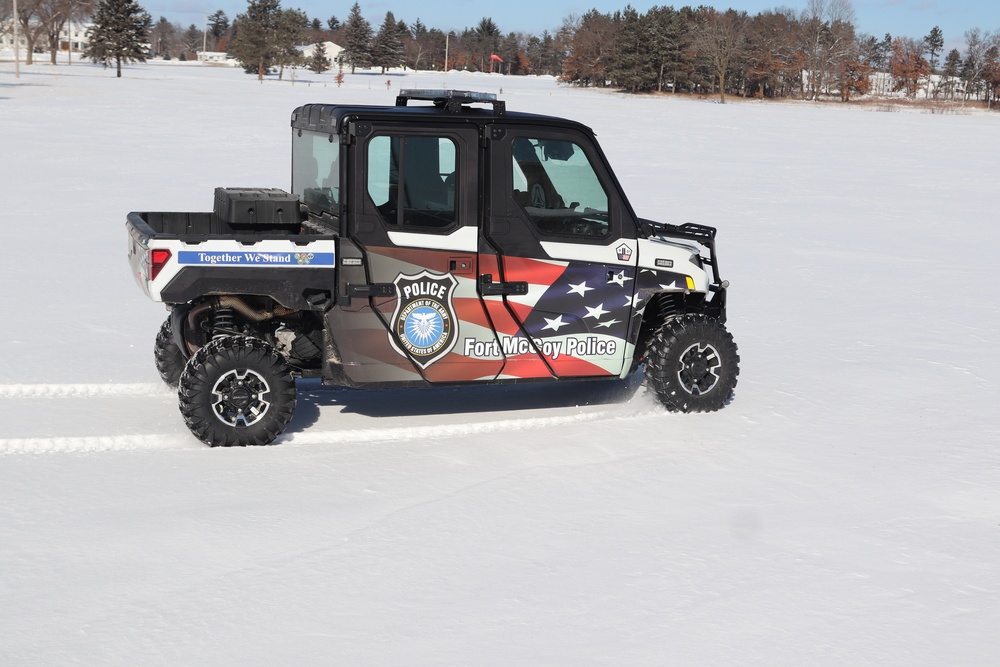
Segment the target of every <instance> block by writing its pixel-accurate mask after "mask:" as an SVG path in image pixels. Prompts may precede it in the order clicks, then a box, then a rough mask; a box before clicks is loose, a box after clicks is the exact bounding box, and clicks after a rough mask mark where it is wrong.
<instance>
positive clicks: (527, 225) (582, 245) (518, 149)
mask: <svg viewBox="0 0 1000 667" xmlns="http://www.w3.org/2000/svg"><path fill="white" fill-rule="evenodd" d="M489 136H490V137H491V141H490V142H489V152H490V157H489V165H490V183H491V185H490V187H491V191H490V209H489V212H488V222H487V226H486V229H485V235H486V238H487V240H488V242H489V246H490V247H491V248H492V249H495V251H496V257H495V258H494V257H493V256H492V255H491V254H490V253H485V254H484V255H481V257H480V264H481V266H480V270H481V272H484V273H486V271H485V269H486V268H492V269H493V270H494V271H496V273H497V274H498V275H493V276H491V278H492V281H491V282H492V283H493V284H496V285H497V286H496V287H494V291H496V292H498V293H500V296H492V297H491V296H485V297H484V298H485V299H486V301H487V305H488V307H489V308H490V312H491V314H495V315H494V323H495V326H496V328H497V330H498V333H499V334H500V336H499V338H500V343H501V347H502V349H504V350H505V351H506V352H507V353H508V355H507V358H508V364H507V367H506V368H505V369H504V375H505V376H511V377H542V376H545V375H547V374H554V375H556V376H559V377H588V376H594V377H597V376H608V375H621V374H622V373H623V372H624V370H626V369H627V367H626V365H625V360H626V358H627V356H628V355H630V354H631V348H630V346H629V345H628V335H629V330H630V324H631V320H632V318H633V317H634V316H635V315H636V314H637V312H639V311H638V309H637V308H636V306H637V303H636V290H635V278H636V268H635V267H636V260H637V254H636V249H637V246H636V223H635V221H634V219H633V218H632V215H631V212H630V210H629V209H628V208H627V206H626V205H625V203H624V200H623V198H622V197H621V195H620V193H619V190H618V189H617V185H616V183H615V181H614V179H613V177H612V176H611V172H610V170H609V169H608V168H607V165H606V163H605V161H604V158H603V156H602V155H601V153H600V151H599V149H598V148H597V147H596V144H595V143H594V142H593V140H592V138H591V137H590V136H588V135H586V134H585V133H583V132H580V131H577V130H572V129H566V130H563V129H552V128H544V127H539V128H525V127H523V126H519V125H515V124H511V125H504V124H499V123H498V124H496V125H493V126H492V127H491V128H490V132H489ZM491 262H492V263H493V266H492V267H491ZM499 299H502V300H503V311H504V314H503V316H501V313H500V312H499V311H500V308H499V307H498V304H497V300H499ZM528 352H530V354H525V353H528ZM514 353H518V354H514Z"/></svg>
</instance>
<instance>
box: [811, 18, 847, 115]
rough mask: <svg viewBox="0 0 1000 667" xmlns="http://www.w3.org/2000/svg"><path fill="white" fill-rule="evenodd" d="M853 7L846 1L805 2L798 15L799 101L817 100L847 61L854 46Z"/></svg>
mask: <svg viewBox="0 0 1000 667" xmlns="http://www.w3.org/2000/svg"><path fill="white" fill-rule="evenodd" d="M854 20H855V14H854V6H853V5H852V4H851V1H850V0H809V4H808V5H807V6H806V8H805V10H804V11H803V12H802V24H803V42H802V50H803V52H804V54H805V66H806V72H807V74H806V77H805V79H804V80H803V82H802V87H803V97H808V98H809V99H817V98H818V97H819V94H820V93H821V92H823V91H824V90H825V88H826V87H827V81H828V80H829V79H830V77H831V75H832V74H833V73H834V72H836V71H837V70H838V69H840V68H841V67H842V64H843V62H844V60H845V59H847V58H850V57H851V55H852V52H853V49H854V45H855V36H854Z"/></svg>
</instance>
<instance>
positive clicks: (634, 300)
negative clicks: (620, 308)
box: [624, 294, 642, 308]
mask: <svg viewBox="0 0 1000 667" xmlns="http://www.w3.org/2000/svg"><path fill="white" fill-rule="evenodd" d="M640 301H642V297H641V296H639V295H638V294H633V295H632V296H627V297H625V304H624V305H626V306H628V307H630V308H635V307H636V306H638V305H639V302H640Z"/></svg>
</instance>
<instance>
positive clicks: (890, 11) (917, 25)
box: [139, 0, 1000, 48]
mask: <svg viewBox="0 0 1000 667" xmlns="http://www.w3.org/2000/svg"><path fill="white" fill-rule="evenodd" d="M139 1H140V4H142V5H143V6H144V7H145V8H146V10H147V11H148V12H149V13H150V14H151V15H152V16H153V20H154V21H155V20H157V19H158V18H159V17H160V16H166V17H167V19H169V20H171V21H177V22H179V23H181V24H182V25H185V26H186V25H190V24H192V23H193V24H196V25H198V26H199V27H200V26H201V25H202V24H203V23H204V20H205V13H206V12H208V13H211V12H214V11H215V10H217V9H222V10H223V11H224V12H226V14H227V15H228V16H229V18H230V19H232V18H234V17H235V16H236V15H237V14H239V13H241V12H244V11H245V10H246V6H247V3H246V1H245V0H146V2H143V0H139ZM353 1H354V0H346V1H344V0H341V1H339V2H332V3H331V2H328V1H327V0H283V1H282V6H284V7H289V8H290V7H297V8H299V9H302V10H303V11H305V12H306V13H307V14H308V15H309V16H310V18H319V19H320V20H322V21H324V22H325V21H326V19H327V18H329V17H330V16H331V15H333V16H336V17H337V18H339V19H340V20H341V21H343V20H344V19H346V18H347V14H348V12H349V11H350V8H351V6H352V4H353ZM626 4H628V3H627V2H626V1H625V0H590V1H587V0H579V1H577V0H551V1H550V2H538V0H505V1H504V2H502V3H484V2H475V1H473V0H453V1H452V2H434V1H433V0H431V2H428V1H427V0H372V1H370V2H360V5H361V13H362V15H363V16H364V17H365V18H366V19H368V21H369V22H370V23H372V25H374V26H375V27H378V25H380V24H381V23H382V21H383V20H384V19H385V14H386V12H387V11H392V12H393V14H394V15H395V17H396V19H397V20H400V19H401V20H404V21H406V22H407V23H413V22H414V21H415V20H416V19H418V18H419V19H421V20H422V21H423V22H424V24H426V25H427V26H429V27H435V28H440V29H442V30H462V29H463V28H466V27H473V26H475V25H476V24H477V23H478V22H479V20H480V19H482V18H483V17H484V16H488V17H490V18H492V19H493V20H494V22H496V24H497V25H498V26H499V27H500V29H501V30H502V31H503V32H515V31H524V32H529V33H535V34H541V32H542V31H543V30H552V31H554V30H555V29H556V28H558V27H559V25H560V24H561V23H562V21H563V19H564V18H565V17H566V16H569V15H570V14H574V13H575V14H583V13H585V12H587V11H588V10H590V9H597V10H598V11H601V12H614V11H616V10H618V9H622V8H623V7H625V5H626ZM631 4H632V6H633V7H635V8H636V9H638V10H639V11H640V12H642V11H646V10H647V9H649V8H650V7H651V6H653V5H667V6H674V7H679V6H682V5H685V4H690V5H692V6H697V5H699V4H708V5H712V6H715V7H717V8H719V9H726V8H728V7H732V8H733V9H739V10H744V11H746V12H748V13H750V14H756V13H757V12H760V11H762V10H765V9H773V8H775V7H790V8H792V9H794V10H796V11H801V10H802V9H804V8H805V6H806V4H807V0H786V1H785V2H780V1H779V2H766V1H740V0H732V1H731V2H728V3H727V2H698V1H694V2H674V3H671V2H664V1H662V0H661V1H659V2H656V1H650V0H633V2H632V3H631ZM853 5H854V11H855V14H856V16H857V20H856V22H855V25H856V27H857V28H858V30H859V31H860V32H866V33H869V34H872V35H876V36H879V37H881V36H882V35H884V34H885V33H887V32H889V33H892V35H893V36H904V37H923V36H924V35H926V34H927V33H928V32H930V30H931V28H933V27H934V26H940V27H941V29H942V30H943V31H944V37H945V43H946V48H951V47H958V48H961V47H962V45H963V43H964V40H963V38H962V36H963V34H964V33H965V31H966V30H969V29H970V28H977V27H978V28H981V29H982V30H984V31H1000V2H998V1H997V0H853Z"/></svg>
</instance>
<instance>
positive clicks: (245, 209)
mask: <svg viewBox="0 0 1000 667" xmlns="http://www.w3.org/2000/svg"><path fill="white" fill-rule="evenodd" d="M215 215H217V216H219V219H220V220H222V221H223V222H227V223H229V224H230V225H233V226H238V227H253V228H255V229H261V230H262V231H263V230H264V229H287V228H289V227H298V226H299V223H300V222H301V217H300V215H299V196H298V195H293V194H289V193H287V192H285V191H284V190H279V189H278V188H215Z"/></svg>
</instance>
